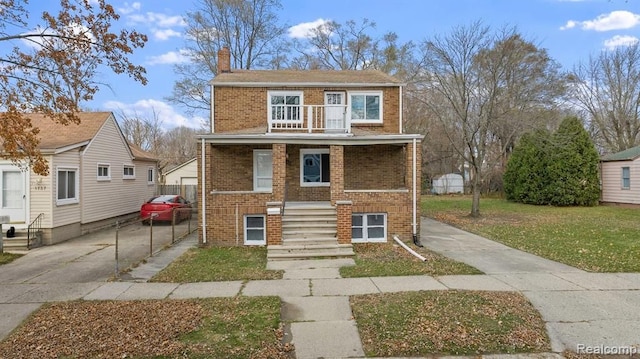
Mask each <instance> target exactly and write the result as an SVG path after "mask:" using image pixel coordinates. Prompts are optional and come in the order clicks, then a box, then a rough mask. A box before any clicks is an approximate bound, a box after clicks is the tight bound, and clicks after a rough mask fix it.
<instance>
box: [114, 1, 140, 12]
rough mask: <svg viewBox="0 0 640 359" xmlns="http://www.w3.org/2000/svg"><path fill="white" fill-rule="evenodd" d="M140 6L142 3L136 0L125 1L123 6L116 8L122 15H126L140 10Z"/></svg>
mask: <svg viewBox="0 0 640 359" xmlns="http://www.w3.org/2000/svg"><path fill="white" fill-rule="evenodd" d="M141 8H142V4H140V3H139V2H137V1H136V2H133V3H131V4H129V3H128V2H125V3H124V6H123V7H120V8H118V12H119V13H121V14H123V15H128V14H131V13H132V12H136V11H140V9H141Z"/></svg>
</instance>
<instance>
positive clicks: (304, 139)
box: [196, 132, 424, 146]
mask: <svg viewBox="0 0 640 359" xmlns="http://www.w3.org/2000/svg"><path fill="white" fill-rule="evenodd" d="M196 138H198V139H199V140H201V141H202V140H204V142H205V143H211V144H221V145H222V144H227V145H241V144H254V145H258V144H274V143H284V144H314V145H344V146H350V145H374V144H394V143H396V144H401V143H410V142H412V141H413V140H414V139H416V140H422V138H424V136H423V135H417V134H376V135H371V134H367V135H354V134H352V133H339V134H334V133H304V134H301V133H273V132H272V133H259V134H258V133H243V134H237V133H236V134H228V133H226V134H206V135H198V136H196Z"/></svg>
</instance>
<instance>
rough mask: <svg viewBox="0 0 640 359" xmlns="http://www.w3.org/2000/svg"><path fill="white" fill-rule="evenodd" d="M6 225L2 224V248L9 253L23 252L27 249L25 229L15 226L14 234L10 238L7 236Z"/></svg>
mask: <svg viewBox="0 0 640 359" xmlns="http://www.w3.org/2000/svg"><path fill="white" fill-rule="evenodd" d="M5 228H6V226H2V229H3V232H4V233H2V250H3V251H4V252H9V253H25V252H27V251H28V250H29V247H28V245H27V230H26V229H25V230H21V229H17V228H16V235H15V237H12V238H7V231H6V230H5Z"/></svg>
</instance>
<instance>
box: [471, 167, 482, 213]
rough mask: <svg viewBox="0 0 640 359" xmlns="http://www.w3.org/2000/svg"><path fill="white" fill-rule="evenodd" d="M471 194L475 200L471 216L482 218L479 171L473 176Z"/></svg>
mask: <svg viewBox="0 0 640 359" xmlns="http://www.w3.org/2000/svg"><path fill="white" fill-rule="evenodd" d="M471 194H472V195H473V199H472V200H471V213H469V215H470V216H471V217H473V218H477V217H480V175H479V174H478V172H477V171H476V173H474V174H473V178H472V180H471Z"/></svg>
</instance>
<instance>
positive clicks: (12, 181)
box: [0, 166, 27, 223]
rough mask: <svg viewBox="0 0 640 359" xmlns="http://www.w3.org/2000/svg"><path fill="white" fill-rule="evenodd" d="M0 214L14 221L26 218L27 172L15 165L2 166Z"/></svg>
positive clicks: (0, 173) (0, 176)
mask: <svg viewBox="0 0 640 359" xmlns="http://www.w3.org/2000/svg"><path fill="white" fill-rule="evenodd" d="M0 188H1V191H0V215H3V216H9V217H10V218H9V220H10V221H11V222H12V223H20V222H24V221H25V219H26V205H25V204H26V198H27V196H26V193H25V172H22V171H20V170H19V169H17V168H15V167H10V166H2V167H0Z"/></svg>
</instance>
